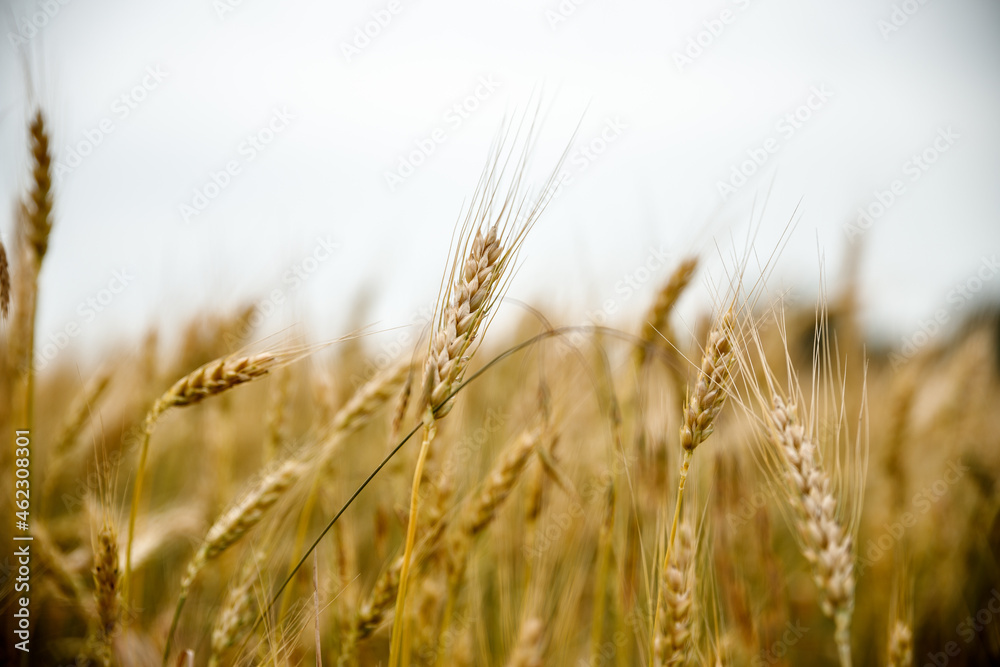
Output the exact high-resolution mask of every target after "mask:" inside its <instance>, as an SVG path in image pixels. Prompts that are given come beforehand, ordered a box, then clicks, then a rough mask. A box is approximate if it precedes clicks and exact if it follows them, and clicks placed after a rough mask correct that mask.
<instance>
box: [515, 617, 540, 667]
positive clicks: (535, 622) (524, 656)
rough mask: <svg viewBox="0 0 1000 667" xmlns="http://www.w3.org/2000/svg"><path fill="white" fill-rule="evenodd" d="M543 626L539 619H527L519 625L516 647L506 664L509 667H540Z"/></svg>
mask: <svg viewBox="0 0 1000 667" xmlns="http://www.w3.org/2000/svg"><path fill="white" fill-rule="evenodd" d="M544 642H545V624H544V623H542V619H540V618H528V619H525V621H524V623H522V624H521V633H520V636H519V637H518V638H517V646H515V647H514V651H513V652H512V653H511V656H510V660H509V661H508V662H507V665H509V667H542V664H543V662H542V658H543V652H544V648H545V646H544Z"/></svg>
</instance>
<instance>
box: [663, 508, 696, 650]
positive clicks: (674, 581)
mask: <svg viewBox="0 0 1000 667" xmlns="http://www.w3.org/2000/svg"><path fill="white" fill-rule="evenodd" d="M677 535H678V539H677V545H676V549H674V552H673V553H672V554H671V556H670V562H669V563H668V564H667V565H666V567H665V568H664V569H663V575H662V578H661V580H660V593H659V600H658V602H657V608H658V609H659V612H658V616H657V618H656V627H657V628H658V631H659V633H658V634H657V635H656V638H655V639H654V640H653V653H654V655H655V657H656V661H657V664H658V665H660V666H661V667H666V666H667V665H670V666H671V667H673V666H675V665H682V664H685V662H686V661H687V656H688V654H689V652H690V650H691V645H692V641H691V616H692V614H691V610H692V607H693V606H694V574H695V572H694V570H695V568H694V562H695V560H694V556H695V540H694V535H693V534H692V531H691V526H690V525H689V524H688V523H687V521H683V522H682V523H681V525H680V528H679V529H678V533H677Z"/></svg>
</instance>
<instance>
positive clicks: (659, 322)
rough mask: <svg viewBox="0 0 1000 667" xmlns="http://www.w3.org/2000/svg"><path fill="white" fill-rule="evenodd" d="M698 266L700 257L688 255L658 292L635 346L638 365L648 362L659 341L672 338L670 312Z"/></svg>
mask: <svg viewBox="0 0 1000 667" xmlns="http://www.w3.org/2000/svg"><path fill="white" fill-rule="evenodd" d="M697 268H698V258H697V257H688V258H686V259H684V260H683V261H682V262H681V263H680V264H678V265H677V268H676V269H674V272H673V273H672V274H670V278H669V279H667V283H666V284H665V285H664V286H663V287H662V288H661V289H660V291H659V292H657V293H656V299H655V300H654V301H653V305H652V306H650V308H649V312H647V313H646V319H645V320H644V322H643V325H642V331H641V332H640V334H639V343H638V344H637V345H636V348H635V360H636V365H637V366H642V365H643V364H645V363H646V360H647V359H648V357H649V350H650V348H651V347H652V346H653V345H655V344H656V343H657V341H660V340H663V339H664V338H665V339H667V340H670V339H671V335H670V313H672V312H673V310H674V306H675V305H677V301H678V300H679V299H680V297H681V294H683V293H684V290H685V289H687V286H688V285H689V284H690V283H691V279H692V278H693V277H694V273H695V271H696V270H697Z"/></svg>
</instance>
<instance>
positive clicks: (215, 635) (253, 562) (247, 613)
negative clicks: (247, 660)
mask: <svg viewBox="0 0 1000 667" xmlns="http://www.w3.org/2000/svg"><path fill="white" fill-rule="evenodd" d="M257 562H258V559H257V558H256V557H254V558H251V559H250V560H249V561H248V562H247V563H246V565H244V567H243V571H242V572H241V573H240V577H239V579H238V580H237V581H236V583H235V584H234V585H233V586H232V587H231V588H230V589H229V593H228V594H227V595H226V601H225V602H224V603H223V605H222V609H221V610H220V611H219V615H218V616H217V617H216V619H215V625H214V627H213V628H212V653H211V656H210V657H209V660H208V664H209V667H217V666H218V665H219V664H221V661H222V658H223V656H224V655H225V654H226V651H228V650H229V649H230V648H232V647H233V646H235V645H236V642H238V641H240V640H241V639H243V637H244V636H245V635H246V634H247V632H248V631H249V630H250V628H251V626H252V625H253V622H254V620H255V619H256V618H257V616H256V612H257V608H256V606H255V605H256V597H255V595H254V593H255V589H254V585H255V584H256V583H257V576H258V571H257Z"/></svg>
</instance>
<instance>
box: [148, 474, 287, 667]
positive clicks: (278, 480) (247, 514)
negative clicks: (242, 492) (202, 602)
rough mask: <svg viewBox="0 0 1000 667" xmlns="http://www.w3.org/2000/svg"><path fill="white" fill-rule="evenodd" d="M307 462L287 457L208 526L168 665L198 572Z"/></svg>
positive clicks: (188, 576)
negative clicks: (286, 459)
mask: <svg viewBox="0 0 1000 667" xmlns="http://www.w3.org/2000/svg"><path fill="white" fill-rule="evenodd" d="M305 469H306V466H305V465H304V464H303V463H300V462H299V461H295V460H288V461H285V462H284V463H282V464H281V465H279V466H277V467H276V468H275V469H274V470H272V471H271V472H270V473H268V474H267V475H265V476H264V477H263V479H261V480H260V482H258V483H257V484H256V485H255V486H254V487H253V489H251V491H250V492H249V493H248V494H247V495H246V496H245V497H244V498H243V500H241V501H240V502H239V503H237V504H235V505H233V506H232V507H231V508H230V509H229V510H228V511H227V512H226V513H225V514H223V515H222V516H221V517H219V519H218V520H217V521H216V522H215V524H214V525H213V526H212V527H211V528H209V530H208V534H207V535H206V536H205V541H204V542H203V543H202V545H201V548H200V549H198V552H197V553H196V554H195V556H194V558H192V559H191V562H190V563H189V564H188V567H187V570H186V572H185V573H184V577H183V578H182V579H181V592H180V595H179V596H178V600H177V608H176V609H175V611H174V618H173V621H172V622H171V624H170V632H169V634H168V635H167V645H166V648H165V649H164V652H163V664H164V665H166V663H167V659H168V658H169V656H170V645H171V642H172V640H173V636H174V633H175V631H176V630H177V623H178V621H179V620H180V615H181V610H182V609H183V608H184V603H185V602H186V601H187V597H188V593H189V592H190V590H191V586H192V584H194V581H195V579H196V578H197V577H198V573H199V572H201V570H202V568H204V567H205V565H207V564H208V563H209V562H210V561H212V560H215V559H216V558H218V557H219V556H220V555H222V553H223V552H225V551H226V549H228V548H229V547H231V546H232V545H233V544H235V543H236V542H238V541H239V540H240V539H241V538H242V537H243V536H244V535H246V534H247V533H248V532H250V530H251V529H253V528H254V526H256V525H257V524H258V523H260V521H261V520H262V519H263V518H264V516H265V515H266V514H267V512H268V511H269V510H270V509H271V508H272V507H274V505H275V503H277V502H278V501H279V500H280V499H281V497H282V496H284V495H285V492H287V491H288V490H289V489H290V488H291V487H292V485H293V484H295V482H296V481H298V479H299V478H300V477H301V476H302V473H303V472H304V471H305Z"/></svg>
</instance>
